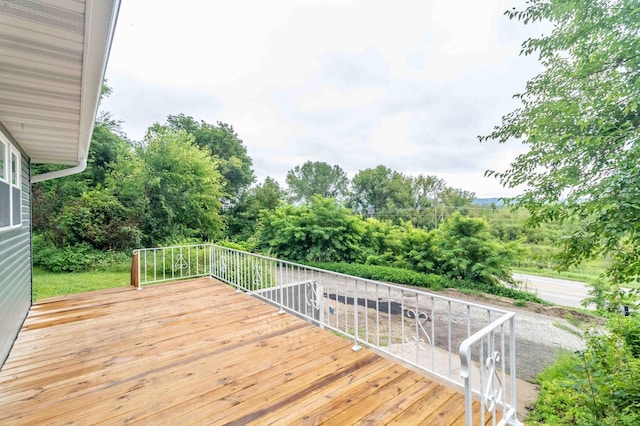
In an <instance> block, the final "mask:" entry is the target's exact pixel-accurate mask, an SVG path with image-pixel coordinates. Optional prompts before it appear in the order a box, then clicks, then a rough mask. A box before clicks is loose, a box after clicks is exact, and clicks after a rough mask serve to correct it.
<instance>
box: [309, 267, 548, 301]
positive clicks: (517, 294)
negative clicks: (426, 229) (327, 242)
mask: <svg viewBox="0 0 640 426" xmlns="http://www.w3.org/2000/svg"><path fill="white" fill-rule="evenodd" d="M305 263H306V264H307V265H309V266H314V267H316V268H321V269H326V270H328V271H334V272H339V273H342V274H347V275H353V276H356V277H361V278H367V279H371V280H377V281H384V282H390V283H394V284H407V285H415V286H417V287H425V288H430V289H432V290H442V289H444V288H455V289H458V290H461V291H473V292H484V293H488V294H493V295H496V296H501V297H508V298H510V299H515V300H522V301H529V302H536V303H541V302H542V300H540V299H539V298H538V297H537V296H536V295H534V294H531V293H527V292H524V291H519V290H515V289H512V288H508V287H504V286H502V285H488V284H483V283H477V282H470V281H463V280H451V279H449V278H447V277H444V276H441V275H436V274H425V273H422V272H416V271H411V270H408V269H404V268H394V267H391V266H381V265H364V264H359V263H345V262H327V263H321V262H305Z"/></svg>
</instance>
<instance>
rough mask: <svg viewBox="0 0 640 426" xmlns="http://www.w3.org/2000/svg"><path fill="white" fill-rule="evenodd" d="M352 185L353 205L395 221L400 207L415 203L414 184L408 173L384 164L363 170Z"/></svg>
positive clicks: (361, 210)
mask: <svg viewBox="0 0 640 426" xmlns="http://www.w3.org/2000/svg"><path fill="white" fill-rule="evenodd" d="M351 185H352V188H353V193H352V196H351V200H350V204H351V206H352V207H353V209H354V210H356V211H358V212H360V213H362V214H363V215H365V216H372V217H376V218H379V219H392V220H394V219H396V218H397V215H398V213H399V212H398V209H402V208H405V207H407V206H410V205H411V204H412V200H411V193H410V185H409V184H408V182H407V180H406V178H405V176H404V175H402V174H401V173H398V172H396V171H393V170H391V169H390V168H388V167H386V166H383V165H379V166H377V167H376V168H375V169H365V170H360V171H359V172H358V173H357V174H356V175H355V176H354V177H353V179H352V181H351Z"/></svg>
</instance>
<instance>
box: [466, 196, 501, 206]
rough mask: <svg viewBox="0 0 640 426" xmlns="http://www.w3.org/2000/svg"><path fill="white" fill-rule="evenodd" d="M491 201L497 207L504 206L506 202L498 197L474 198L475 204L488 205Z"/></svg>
mask: <svg viewBox="0 0 640 426" xmlns="http://www.w3.org/2000/svg"><path fill="white" fill-rule="evenodd" d="M491 203H495V205H496V207H500V206H502V205H503V204H504V203H503V202H502V200H500V199H499V198H498V197H493V198H476V199H475V200H473V205H474V206H488V205H490V204H491Z"/></svg>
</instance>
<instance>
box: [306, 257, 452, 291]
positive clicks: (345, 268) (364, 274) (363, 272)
mask: <svg viewBox="0 0 640 426" xmlns="http://www.w3.org/2000/svg"><path fill="white" fill-rule="evenodd" d="M308 264H309V266H314V267H316V268H321V269H326V270H329V271H334V272H339V273H341V274H347V275H353V276H356V277H361V278H366V279H370V280H377V281H386V282H390V283H395V284H409V285H415V286H418V287H426V288H431V289H434V290H440V289H443V288H445V287H447V285H448V284H449V283H448V281H447V280H446V279H445V278H443V277H441V276H438V275H433V274H423V273H421V272H415V271H410V270H408V269H401V268H392V267H390V266H376V265H362V264H357V263H341V262H334V263H308Z"/></svg>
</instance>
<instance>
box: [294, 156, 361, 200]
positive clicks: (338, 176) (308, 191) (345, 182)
mask: <svg viewBox="0 0 640 426" xmlns="http://www.w3.org/2000/svg"><path fill="white" fill-rule="evenodd" d="M348 186H349V179H348V178H347V174H346V173H345V172H344V170H342V168H341V167H340V166H338V165H333V166H330V165H329V164H327V163H325V162H322V161H307V162H306V163H304V164H303V165H302V166H296V167H294V168H293V169H292V170H289V171H288V172H287V187H288V190H289V199H290V201H292V202H302V203H308V202H310V201H311V197H313V196H314V195H320V196H321V197H326V198H335V199H336V200H338V201H342V200H344V198H345V197H346V195H347V191H348Z"/></svg>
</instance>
